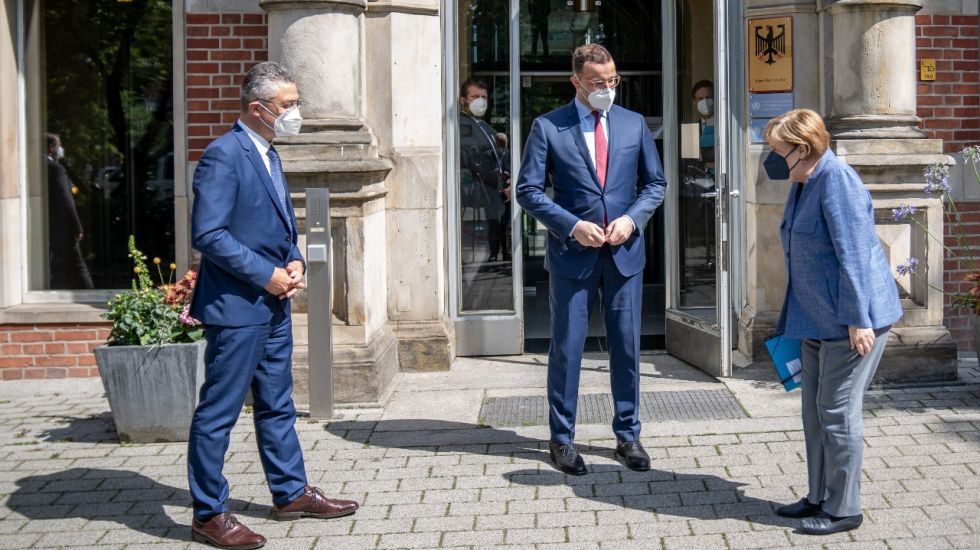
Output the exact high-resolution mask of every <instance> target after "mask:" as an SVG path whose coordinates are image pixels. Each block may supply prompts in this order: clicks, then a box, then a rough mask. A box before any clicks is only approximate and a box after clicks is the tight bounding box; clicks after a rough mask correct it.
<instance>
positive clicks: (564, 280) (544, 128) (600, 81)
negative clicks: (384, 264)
mask: <svg viewBox="0 0 980 550" xmlns="http://www.w3.org/2000/svg"><path fill="white" fill-rule="evenodd" d="M572 73H573V74H572V76H571V83H572V86H574V88H575V98H574V99H573V100H572V101H571V102H570V103H568V104H567V105H565V106H563V107H560V108H558V109H556V110H554V111H551V112H550V113H547V114H544V115H542V116H540V117H538V118H537V119H535V120H534V123H533V125H532V126H531V131H530V132H529V134H528V138H527V143H526V145H525V147H524V158H523V161H522V163H521V172H520V175H519V177H518V181H517V187H516V191H517V201H518V203H520V205H521V206H522V207H523V208H524V209H525V210H526V211H527V213H528V214H530V215H531V216H534V217H535V218H536V219H537V220H538V221H539V222H541V223H542V224H543V225H544V226H545V227H547V229H548V237H547V253H546V256H545V268H546V269H547V270H548V273H549V287H550V302H551V348H550V350H549V352H548V405H549V425H550V427H551V442H550V446H549V447H550V453H551V459H552V460H553V461H554V463H555V465H556V466H557V467H558V469H559V470H561V471H563V472H566V473H569V474H575V475H578V474H584V473H586V467H585V461H584V460H583V459H582V457H581V455H579V453H578V452H577V451H576V450H575V446H574V444H573V441H574V438H575V414H576V409H577V404H578V384H579V373H580V369H581V365H582V352H583V350H584V347H585V337H586V334H587V332H588V325H589V312H590V311H591V309H592V306H593V305H594V303H595V301H596V300H597V299H598V298H600V297H601V299H602V305H603V311H604V312H605V325H606V336H607V339H608V346H609V370H610V382H611V385H612V396H613V402H614V403H615V414H614V416H613V422H612V429H613V433H614V434H615V436H616V455H617V456H620V457H623V458H624V460H625V462H626V465H627V467H629V468H631V469H633V470H640V471H642V470H647V469H649V468H650V458H649V456H648V455H647V453H646V451H645V450H644V449H643V445H641V443H640V418H639V399H640V373H639V352H640V302H641V299H642V295H643V267H644V264H645V263H646V256H645V252H644V241H643V238H642V232H643V229H644V228H645V227H646V224H647V222H648V221H649V220H650V217H651V216H652V215H653V213H654V211H655V210H656V209H657V207H658V206H660V203H661V202H662V201H663V197H664V190H665V188H666V184H667V182H666V180H665V179H664V175H663V170H662V168H661V166H660V159H659V157H658V154H657V150H656V145H655V144H654V142H653V136H652V135H651V134H650V130H649V129H648V128H647V125H646V121H645V120H644V118H643V115H641V114H639V113H635V112H633V111H628V110H626V109H623V108H622V107H618V106H616V105H614V101H615V97H616V86H617V85H619V81H620V77H619V76H618V75H617V74H616V64H615V63H614V62H613V58H612V56H611V55H610V54H609V52H608V51H607V50H606V49H605V48H603V47H602V46H600V45H598V44H588V45H585V46H580V47H578V48H576V49H575V52H574V53H573V54H572ZM549 180H550V181H551V183H552V185H553V187H554V193H553V196H549V194H547V193H545V182H546V181H549Z"/></svg>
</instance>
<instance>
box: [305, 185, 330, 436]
mask: <svg viewBox="0 0 980 550" xmlns="http://www.w3.org/2000/svg"><path fill="white" fill-rule="evenodd" d="M330 256H331V249H330V190H329V189H323V188H307V189H306V296H307V304H308V305H307V317H308V320H309V328H308V330H309V363H310V385H309V387H310V417H311V418H333V416H334V411H333V337H332V330H333V327H332V322H331V320H332V318H333V315H332V311H333V304H332V293H333V282H332V281H331V277H330V271H331V270H330V267H331V266H330V263H331V262H330Z"/></svg>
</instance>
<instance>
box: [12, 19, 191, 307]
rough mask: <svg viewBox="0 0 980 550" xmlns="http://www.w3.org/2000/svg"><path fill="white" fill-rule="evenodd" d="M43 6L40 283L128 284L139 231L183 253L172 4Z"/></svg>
mask: <svg viewBox="0 0 980 550" xmlns="http://www.w3.org/2000/svg"><path fill="white" fill-rule="evenodd" d="M39 5H41V6H42V10H41V11H40V14H41V21H40V28H39V37H38V38H37V39H36V40H35V41H33V43H35V44H38V45H39V46H40V51H39V52H38V53H39V55H38V58H39V60H38V62H37V63H38V64H37V67H36V70H37V72H38V74H37V76H36V77H35V78H34V82H37V83H38V84H39V86H40V87H41V92H42V94H41V98H40V99H39V105H38V109H39V110H40V113H38V114H36V115H32V118H33V120H35V121H36V123H35V124H33V125H32V128H31V132H32V134H33V139H32V141H33V143H36V144H39V145H40V147H39V149H40V151H38V154H37V155H36V162H38V163H39V166H40V169H39V170H37V171H36V172H34V173H35V174H37V175H38V177H37V180H38V181H35V182H33V183H31V189H32V194H34V195H36V196H41V197H43V200H37V201H32V202H31V209H30V216H31V218H32V221H31V226H30V227H31V232H32V237H31V241H32V242H43V243H46V246H37V247H33V248H32V249H31V254H32V259H31V288H32V289H35V290H43V289H85V288H93V287H94V288H110V289H111V288H123V287H126V286H128V285H129V281H130V278H131V275H132V273H131V271H130V265H131V263H130V261H129V258H128V257H127V254H128V252H127V250H126V240H127V238H128V235H129V234H135V235H136V237H137V242H138V243H139V244H140V248H142V249H143V250H144V251H145V252H146V254H147V255H148V256H149V257H151V258H152V257H160V258H161V259H163V260H164V261H165V264H166V263H169V262H171V261H173V260H174V204H173V201H174V165H173V163H174V157H173V148H174V136H173V97H172V93H173V60H172V41H173V36H172V32H171V28H172V19H171V18H172V14H171V3H170V2H165V1H161V0H146V1H142V2H77V1H73V0H44V1H43V2H39ZM34 117H36V118H34ZM54 142H57V145H56V146H54V147H51V144H52V143H54ZM59 147H60V148H59ZM41 182H45V183H44V184H41Z"/></svg>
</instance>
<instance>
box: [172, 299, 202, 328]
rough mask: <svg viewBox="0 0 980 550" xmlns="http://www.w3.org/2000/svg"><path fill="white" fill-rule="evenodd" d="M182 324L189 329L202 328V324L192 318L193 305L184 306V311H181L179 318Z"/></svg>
mask: <svg viewBox="0 0 980 550" xmlns="http://www.w3.org/2000/svg"><path fill="white" fill-rule="evenodd" d="M177 319H179V320H180V322H181V323H182V324H184V325H185V326H188V327H196V326H200V324H201V322H200V321H198V320H197V319H195V318H193V317H191V305H190V304H184V309H182V310H181V312H180V315H178V316H177Z"/></svg>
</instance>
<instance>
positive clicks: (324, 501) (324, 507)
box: [273, 485, 358, 519]
mask: <svg viewBox="0 0 980 550" xmlns="http://www.w3.org/2000/svg"><path fill="white" fill-rule="evenodd" d="M357 507H358V505H357V503H356V502H354V501H352V500H337V499H332V498H327V497H326V496H325V495H324V494H323V491H321V490H320V489H319V488H317V487H313V486H311V485H307V486H306V490H305V491H303V495H302V496H300V497H299V498H297V499H296V500H294V501H292V502H290V503H289V504H286V505H285V506H276V507H274V508H273V515H274V516H275V517H276V519H296V518H323V519H327V518H339V517H341V516H349V515H351V514H353V513H354V512H356V511H357Z"/></svg>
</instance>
